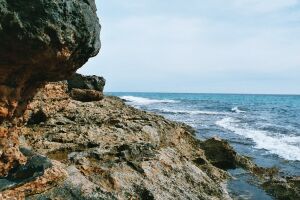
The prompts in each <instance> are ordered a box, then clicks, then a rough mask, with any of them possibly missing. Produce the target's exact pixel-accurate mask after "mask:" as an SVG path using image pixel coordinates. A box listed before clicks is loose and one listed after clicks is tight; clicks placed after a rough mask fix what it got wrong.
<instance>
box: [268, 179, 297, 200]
mask: <svg viewBox="0 0 300 200" xmlns="http://www.w3.org/2000/svg"><path fill="white" fill-rule="evenodd" d="M262 186H263V187H264V188H265V190H266V191H267V192H269V193H270V194H271V195H273V196H274V197H275V198H276V199H280V200H298V199H300V177H290V178H289V177H287V178H284V179H282V178H281V179H279V178H273V179H271V180H269V181H267V182H265V183H264V184H263V185H262Z"/></svg>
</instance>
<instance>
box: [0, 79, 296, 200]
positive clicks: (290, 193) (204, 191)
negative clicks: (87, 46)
mask: <svg viewBox="0 0 300 200" xmlns="http://www.w3.org/2000/svg"><path fill="white" fill-rule="evenodd" d="M75 89H77V90H82V92H81V93H82V94H86V95H87V96H89V94H90V93H85V90H89V89H85V88H84V87H82V88H75ZM72 90H73V88H70V87H69V86H68V83H67V82H57V83H50V84H47V85H46V86H45V88H44V89H42V90H40V91H39V92H38V93H37V95H36V96H35V97H34V99H33V100H32V101H31V103H30V104H29V106H28V109H27V110H26V112H25V114H24V120H25V121H27V123H26V124H25V125H24V126H21V127H20V131H21V132H22V133H23V134H22V137H21V138H20V145H21V149H25V150H23V151H22V152H24V151H26V150H27V152H34V155H38V156H40V157H38V159H37V160H42V161H41V162H43V163H45V159H47V160H48V161H49V163H52V164H51V165H49V166H44V165H43V166H44V168H43V169H42V171H43V170H44V171H43V174H37V175H35V176H33V177H35V178H33V179H24V178H19V179H18V178H17V180H20V179H22V180H21V181H20V182H18V184H11V185H10V186H9V187H6V188H5V187H3V185H5V184H4V183H3V179H2V182H1V180H0V186H1V185H2V188H5V189H4V190H1V191H2V192H1V193H0V197H6V198H7V197H18V199H23V198H25V197H26V199H231V197H230V196H229V194H228V192H227V191H226V180H228V179H229V178H230V176H229V174H228V173H227V172H226V171H224V170H226V169H232V168H237V167H242V168H244V169H247V170H249V171H251V172H252V173H253V174H255V175H257V176H258V177H261V180H262V184H263V185H264V186H265V188H266V190H267V191H269V192H270V193H271V194H273V195H274V196H275V197H276V198H277V199H297V198H298V197H299V180H298V182H297V180H296V179H290V180H287V179H282V178H281V179H279V178H272V179H271V178H270V177H276V176H277V171H276V170H274V169H264V168H260V167H258V166H256V165H255V164H254V163H252V162H251V160H250V159H248V158H246V157H243V156H240V155H238V154H237V153H236V152H235V151H234V150H233V149H232V147H230V145H229V144H228V143H227V142H226V141H223V140H220V139H217V138H212V139H209V140H207V141H199V140H197V139H196V138H195V135H194V130H193V129H192V128H191V127H189V126H187V125H185V124H182V123H178V122H172V121H169V120H167V119H165V118H164V117H161V116H158V115H155V114H152V113H147V112H145V111H141V110H137V109H135V108H133V107H130V106H128V105H126V104H125V103H124V102H123V101H122V100H121V99H119V98H117V97H104V98H103V99H102V100H99V101H92V102H86V101H84V102H83V101H77V100H74V99H73V98H71V97H72V92H71V91H72ZM95 91H96V90H95ZM24 155H26V154H24ZM43 155H44V156H43ZM30 169H31V171H34V170H37V169H38V168H30ZM28 171H30V170H28V169H27V170H25V172H26V173H28ZM15 174H22V170H20V169H19V170H16V172H15ZM33 174H35V173H34V172H33ZM280 180H281V182H280ZM289 183H292V184H293V185H292V184H289ZM297 184H298V185H297ZM6 186H7V185H6ZM284 186H285V187H284ZM291 186H292V187H291ZM297 195H298V196H297Z"/></svg>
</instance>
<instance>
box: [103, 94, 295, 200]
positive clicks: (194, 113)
mask: <svg viewBox="0 0 300 200" xmlns="http://www.w3.org/2000/svg"><path fill="white" fill-rule="evenodd" d="M108 95H113V96H118V97H120V98H122V99H124V100H125V101H126V103H127V104H129V105H131V106H134V107H136V108H139V109H142V110H145V111H149V112H154V113H157V114H159V115H163V116H165V117H166V118H168V119H170V120H173V121H179V122H184V123H186V124H188V125H190V126H192V127H193V128H194V129H195V130H196V134H197V137H198V138H199V139H200V140H205V139H208V138H211V137H219V138H222V139H226V140H228V141H229V143H230V144H231V145H232V146H233V147H234V149H235V150H236V151H237V152H238V153H240V154H242V155H246V156H249V157H251V158H252V159H253V161H254V162H255V163H256V164H258V165H260V166H262V167H277V168H279V170H280V173H282V175H284V176H300V96H299V95H253V94H249V95H247V94H194V93H192V94H185V93H131V92H130V93H124V92H122V93H117V92H115V93H108ZM229 172H230V173H231V174H232V176H233V177H234V178H233V179H232V180H231V181H229V183H228V190H229V192H230V194H231V196H232V197H234V199H260V200H264V199H272V197H271V196H269V195H268V194H267V193H265V192H264V191H263V190H262V189H261V188H260V187H259V186H258V185H257V181H255V177H253V176H251V175H250V174H249V173H248V172H246V171H244V170H242V169H235V170H230V171H229Z"/></svg>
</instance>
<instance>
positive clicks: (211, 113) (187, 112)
mask: <svg viewBox="0 0 300 200" xmlns="http://www.w3.org/2000/svg"><path fill="white" fill-rule="evenodd" d="M160 111H162V112H167V113H173V114H189V115H227V114H228V113H226V112H215V111H202V110H171V109H160Z"/></svg>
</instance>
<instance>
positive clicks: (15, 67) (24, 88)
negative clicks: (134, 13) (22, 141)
mask: <svg viewBox="0 0 300 200" xmlns="http://www.w3.org/2000/svg"><path fill="white" fill-rule="evenodd" d="M99 32H100V25H99V20H98V17H97V15H96V6H95V1H94V0H82V1H73V0H28V1H23V0H14V1H11V0H0V38H1V40H0V46H1V49H0V125H1V124H2V126H3V130H4V129H6V131H1V134H0V135H2V136H3V135H4V134H2V133H5V132H7V134H6V137H4V138H3V137H1V138H0V140H1V144H0V158H1V159H0V176H5V175H7V173H8V171H9V170H10V169H11V168H13V167H14V165H18V164H24V163H25V162H26V158H25V157H24V156H22V154H21V153H20V152H19V148H18V134H19V132H18V131H17V129H15V128H11V127H15V126H17V125H18V124H20V123H22V121H21V120H20V117H22V116H23V112H24V111H25V109H26V108H27V104H28V101H29V100H30V99H32V97H33V96H34V95H35V93H36V92H37V89H38V88H39V87H41V86H42V85H43V84H44V83H45V81H57V80H63V79H65V78H68V77H69V76H71V75H72V74H73V73H74V72H75V71H76V70H77V69H78V68H80V67H81V66H82V65H83V64H85V63H86V62H87V60H88V59H89V58H90V57H92V56H95V55H96V54H97V53H98V52H99V49H100V39H99Z"/></svg>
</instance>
